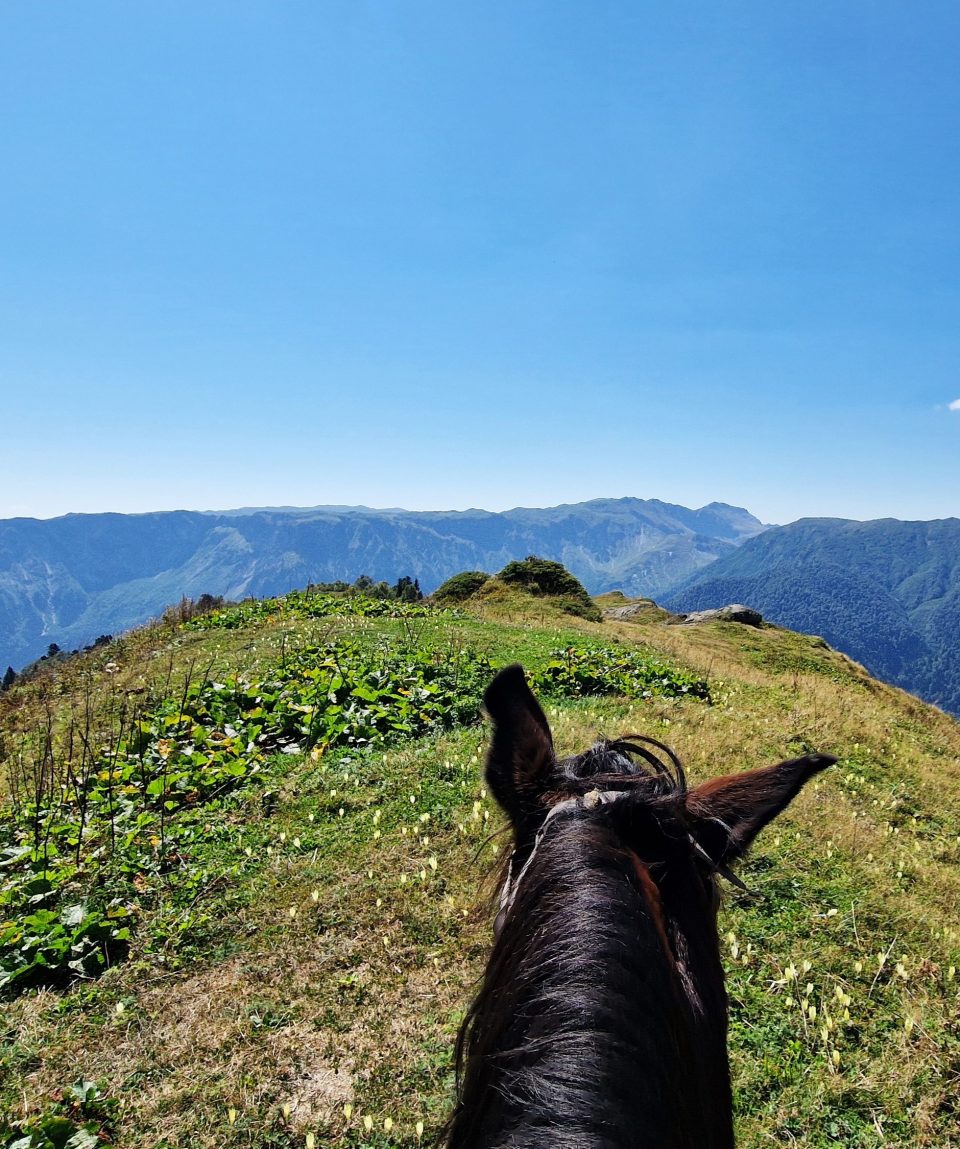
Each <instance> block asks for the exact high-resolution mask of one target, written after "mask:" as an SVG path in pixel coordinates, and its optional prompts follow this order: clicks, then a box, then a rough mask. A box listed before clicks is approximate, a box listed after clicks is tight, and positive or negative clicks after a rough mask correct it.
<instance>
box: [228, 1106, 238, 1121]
mask: <svg viewBox="0 0 960 1149" xmlns="http://www.w3.org/2000/svg"><path fill="white" fill-rule="evenodd" d="M227 1120H228V1121H229V1122H230V1124H231V1125H233V1124H234V1123H235V1122H236V1120H237V1111H236V1109H234V1107H233V1106H232V1105H231V1106H230V1108H229V1109H228V1110H227Z"/></svg>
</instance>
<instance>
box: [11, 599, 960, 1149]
mask: <svg viewBox="0 0 960 1149" xmlns="http://www.w3.org/2000/svg"><path fill="white" fill-rule="evenodd" d="M623 601H624V600H623V599H618V602H620V603H622V602H623ZM182 613H183V614H184V615H189V613H190V612H189V611H184V612H182ZM512 661H521V662H523V663H524V665H525V666H526V667H527V669H528V670H529V671H530V673H531V676H532V679H533V683H534V686H535V689H536V690H537V692H538V693H539V695H540V697H541V698H542V700H543V701H544V704H545V707H546V709H547V711H548V713H549V716H550V719H551V722H552V724H553V727H554V731H555V736H556V738H557V741H558V749H559V750H560V752H562V753H568V752H573V751H575V750H580V749H583V748H584V747H585V746H586V745H587V744H589V743H590V742H591V741H593V740H594V739H595V738H596V737H597V736H598V735H612V734H617V733H622V732H627V731H629V732H633V731H639V732H645V733H648V734H652V735H654V736H655V737H658V738H660V739H662V740H665V741H667V742H669V743H670V744H671V745H672V746H673V747H674V748H675V749H676V750H677V752H678V753H679V754H680V755H681V757H682V758H683V760H684V762H685V764H686V766H687V769H688V772H689V774H690V776H691V778H692V779H694V780H697V779H701V778H704V777H707V776H710V775H713V774H717V773H726V772H729V771H734V770H740V769H746V768H749V767H752V766H756V765H759V764H762V763H767V762H771V761H775V760H778V759H780V758H784V757H789V756H792V755H795V754H797V753H799V752H802V751H805V750H808V749H812V748H817V749H821V750H824V751H829V752H832V753H835V754H837V755H838V756H839V757H840V762H839V764H838V765H837V766H836V767H835V768H834V769H833V770H831V771H829V772H828V773H827V774H826V775H824V776H822V777H821V778H820V779H819V780H818V781H817V782H816V783H813V784H811V786H810V787H809V788H808V789H807V790H806V791H804V793H803V794H802V795H801V797H800V798H798V799H797V801H796V802H795V803H794V804H793V806H791V808H790V810H789V811H788V812H787V813H786V814H785V815H784V816H783V817H782V818H781V819H780V820H779V821H778V822H777V824H776V826H775V827H771V829H770V830H768V831H767V832H766V833H765V834H764V835H762V836H761V838H760V840H759V842H758V844H757V846H756V848H755V850H754V851H753V853H752V855H751V857H750V858H749V859H748V860H747V861H746V863H745V864H744V865H743V866H742V867H741V871H740V872H741V876H742V877H743V879H744V881H745V882H746V884H747V886H749V887H750V888H751V889H752V890H753V891H754V892H755V897H753V898H747V897H745V896H744V895H743V894H741V893H740V892H738V891H737V890H735V889H727V890H726V891H725V894H724V906H723V909H722V911H721V920H720V928H721V935H722V938H723V949H724V953H725V957H726V962H727V969H728V988H729V993H730V1000H731V1054H732V1065H733V1072H734V1082H735V1094H736V1107H737V1124H738V1133H739V1144H740V1146H741V1147H748V1149H753V1147H756V1149H759V1147H760V1146H768V1145H773V1144H789V1145H795V1146H809V1147H827V1146H836V1145H842V1146H865V1147H866V1146H870V1147H872V1146H878V1147H879V1146H904V1147H907V1146H909V1147H911V1149H916V1147H931V1149H933V1147H936V1149H946V1147H949V1146H954V1145H960V1136H958V1134H957V1128H958V1120H960V1111H958V1109H960V1102H958V1100H957V1098H958V1091H957V1084H956V1083H957V1080H958V1078H960V992H958V981H957V975H956V967H957V966H960V877H958V867H957V864H958V862H960V727H958V726H957V724H956V723H955V722H954V721H953V720H951V719H950V718H948V717H947V716H945V715H944V714H942V713H941V712H939V711H936V710H934V709H932V708H929V707H927V706H925V705H923V704H922V703H920V702H918V701H917V700H916V699H914V698H912V697H910V696H908V695H906V694H903V693H902V692H900V691H899V690H897V689H895V688H892V687H887V686H885V685H882V684H880V683H878V682H876V681H875V680H873V679H872V678H870V677H869V676H868V675H867V674H866V672H865V671H864V670H863V669H862V668H861V667H859V666H858V665H856V664H854V663H852V662H850V661H849V660H848V659H846V658H845V657H844V656H843V655H841V654H839V653H837V652H835V651H832V650H830V649H829V648H827V647H826V646H825V644H824V643H823V642H822V641H821V640H819V639H814V638H808V637H805V636H802V635H798V634H794V633H792V632H788V631H780V630H777V629H774V628H767V629H761V630H756V629H753V628H747V627H741V626H737V625H733V624H721V623H715V624H708V625H704V626H698V627H678V626H670V625H668V624H666V623H665V622H664V621H663V620H662V617H661V615H660V614H659V613H658V612H656V611H655V610H653V609H651V610H649V611H645V612H644V613H641V614H639V615H638V616H637V618H636V619H635V620H629V621H609V620H608V621H603V622H597V621H592V620H590V619H586V618H582V617H577V616H573V615H571V614H569V613H565V612H564V611H563V610H562V609H561V607H560V606H558V605H557V604H556V603H555V602H554V601H553V600H552V599H551V598H550V597H544V596H538V597H534V596H532V595H530V594H529V593H527V592H526V591H525V590H523V589H522V588H521V587H518V586H509V585H506V584H503V583H496V584H495V585H494V584H489V585H488V584H484V586H483V587H482V589H481V591H480V592H478V594H477V595H476V596H475V597H474V598H473V599H468V600H466V601H465V602H463V603H461V604H460V605H458V606H457V607H456V608H455V609H453V608H449V609H439V608H431V607H429V606H427V605H423V604H419V603H410V604H404V603H396V602H381V601H377V600H371V599H365V598H362V597H337V596H331V595H325V594H318V593H306V592H297V593H294V594H292V595H289V596H287V597H286V598H282V599H274V600H266V601H263V602H249V603H245V604H242V605H240V606H234V607H225V608H222V609H220V610H217V611H214V612H213V613H210V614H199V615H197V616H195V617H193V618H187V620H186V621H183V622H176V621H175V620H174V618H173V615H172V614H171V615H169V616H168V620H167V622H165V623H163V624H157V625H156V626H153V627H151V628H147V629H144V630H141V631H137V632H134V633H132V634H130V635H128V636H126V637H125V638H123V639H121V640H118V641H115V642H114V643H112V644H111V645H109V646H105V647H101V648H98V649H96V650H93V651H91V652H89V653H87V654H85V655H82V656H80V657H77V658H74V659H71V660H68V661H66V662H63V663H55V662H54V663H51V664H50V665H49V666H46V667H42V668H41V669H40V670H39V671H38V673H37V675H36V676H35V677H34V678H33V679H32V680H31V681H28V682H21V683H18V684H17V685H16V686H14V687H13V688H12V689H11V690H10V691H8V692H7V693H5V694H4V695H2V697H0V749H2V754H3V760H2V766H0V771H2V777H0V782H2V783H3V793H4V798H3V801H4V810H3V818H2V822H0V982H2V983H3V988H2V990H0V994H2V997H3V1000H2V1002H0V1010H2V1019H3V1042H2V1044H0V1146H12V1145H16V1146H18V1147H21V1149H26V1147H27V1146H46V1145H52V1146H56V1147H59V1146H64V1145H69V1146H71V1147H72V1149H79V1147H81V1146H85V1147H87V1149H91V1147H92V1146H94V1145H104V1144H107V1145H115V1146H118V1147H123V1149H126V1147H131V1149H132V1147H134V1146H136V1147H140V1146H170V1147H174V1146H176V1147H180V1146H191V1147H192V1146H218V1147H220V1146H227V1147H233V1146H277V1147H280V1146H287V1147H292V1146H298V1147H299V1146H305V1145H317V1146H320V1145H330V1146H344V1147H345V1146H352V1147H359V1146H371V1147H374V1146H375V1147H378V1149H387V1147H390V1146H406V1147H409V1149H413V1147H414V1146H419V1145H421V1144H427V1143H429V1141H430V1139H431V1137H432V1136H434V1135H435V1133H436V1132H437V1130H438V1128H439V1126H440V1124H441V1122H442V1120H443V1118H444V1115H445V1113H446V1111H447V1107H448V1104H449V1100H450V1095H451V1084H452V1072H451V1068H452V1046H453V1038H454V1035H455V1032H456V1028H457V1024H458V1021H459V1018H460V1016H461V1014H462V1011H463V1009H464V1007H465V1004H466V1003H467V1001H468V1000H469V997H470V995H471V993H472V992H473V988H474V986H475V984H476V980H477V978H478V977H479V975H480V973H481V971H482V968H483V963H484V959H485V956H486V954H487V952H488V950H489V946H490V940H491V921H492V914H491V912H490V906H489V893H490V885H491V883H490V880H489V875H490V872H491V870H492V868H493V866H494V862H495V859H496V854H497V850H498V848H499V842H500V839H499V838H498V837H497V834H496V831H497V830H498V829H499V828H500V825H501V820H500V815H499V812H498V811H497V809H496V808H495V806H494V805H493V803H492V802H491V800H490V798H489V796H488V794H487V793H486V790H485V789H484V786H483V780H482V777H481V767H482V761H483V755H484V750H485V743H486V730H485V728H484V726H483V724H482V722H481V720H480V716H479V700H480V697H481V694H482V691H483V688H484V687H485V685H486V683H487V682H488V681H489V680H490V678H491V677H492V674H493V673H494V670H495V668H496V667H499V666H502V665H504V664H506V663H508V662H512ZM491 839H492V840H491Z"/></svg>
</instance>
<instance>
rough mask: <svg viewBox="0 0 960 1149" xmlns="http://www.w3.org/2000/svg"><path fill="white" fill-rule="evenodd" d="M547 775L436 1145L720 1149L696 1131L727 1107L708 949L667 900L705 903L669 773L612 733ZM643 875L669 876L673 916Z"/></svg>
mask: <svg viewBox="0 0 960 1149" xmlns="http://www.w3.org/2000/svg"><path fill="white" fill-rule="evenodd" d="M556 778H557V786H556V789H555V790H554V791H552V792H551V793H549V794H547V795H545V796H544V821H543V823H542V824H541V829H540V833H539V834H538V836H537V838H536V841H535V842H533V843H528V844H527V846H526V848H525V851H524V853H523V854H521V855H519V856H518V855H511V856H510V858H509V860H508V861H507V862H506V863H505V866H504V871H503V880H504V881H505V882H508V883H509V882H510V881H511V879H512V880H513V881H514V882H515V885H514V888H513V889H512V891H511V899H510V903H509V907H508V912H506V913H505V914H503V917H502V921H501V922H500V923H499V931H498V934H497V936H496V939H495V942H494V947H493V952H492V954H491V957H490V961H489V964H488V967H487V971H486V974H485V976H484V979H483V982H482V984H481V987H480V990H479V992H478V994H477V996H476V998H475V1000H474V1001H473V1003H472V1005H471V1006H470V1008H469V1009H468V1011H467V1014H466V1016H465V1018H464V1021H463V1024H462V1026H461V1028H460V1032H459V1035H458V1038H457V1047H456V1067H457V1104H456V1108H455V1110H454V1113H453V1115H452V1117H451V1119H450V1122H449V1124H448V1127H447V1130H446V1142H447V1144H448V1145H449V1146H451V1147H455V1149H481V1147H482V1149H492V1147H494V1146H495V1147H496V1149H507V1147H509V1149H543V1147H544V1146H546V1145H550V1146H554V1147H556V1149H601V1147H603V1149H641V1147H647V1146H649V1147H651V1149H652V1147H653V1146H657V1147H658V1149H673V1147H677V1149H679V1147H684V1149H688V1147H689V1149H692V1147H693V1146H697V1147H698V1149H712V1147H714V1146H732V1134H731V1133H730V1132H729V1131H726V1130H723V1129H720V1130H719V1131H717V1130H713V1129H711V1128H710V1123H709V1120H705V1118H704V1115H705V1114H710V1113H712V1112H717V1111H718V1110H719V1111H720V1112H722V1111H723V1105H724V1104H726V1106H727V1109H729V1077H728V1069H727V1056H726V997H725V994H724V990H723V978H722V971H721V969H720V960H719V947H718V944H717V941H716V936H715V931H713V933H712V934H711V933H710V932H709V931H705V930H704V929H703V928H702V927H701V926H699V925H698V921H697V919H696V916H695V915H690V914H684V912H683V911H682V909H681V911H680V912H679V913H678V912H677V909H676V906H675V904H674V903H676V904H677V905H681V906H682V903H683V902H684V901H689V899H690V896H691V888H692V887H691V883H699V885H698V886H697V889H696V890H694V896H697V890H699V897H700V898H701V901H702V899H703V897H704V896H705V894H704V876H703V875H702V874H697V873H695V872H694V869H693V864H692V862H691V860H690V855H691V851H690V835H689V830H688V826H687V824H686V820H685V816H684V812H683V799H684V797H685V795H686V793H687V786H686V778H685V775H684V771H683V767H682V765H681V763H680V761H679V759H678V758H677V757H676V755H675V754H674V753H673V752H672V751H671V750H669V748H667V747H666V746H664V745H663V744H662V743H659V742H657V741H656V740H655V739H649V738H645V737H643V736H641V735H627V736H624V737H622V738H618V739H615V740H611V741H603V742H599V743H597V744H596V745H594V746H592V747H591V748H590V749H589V750H587V751H585V752H584V753H583V754H580V755H576V756H573V757H570V758H566V759H563V760H562V761H560V762H558V763H557V773H556ZM591 796H593V797H594V798H595V800H594V801H593V802H592V803H591ZM578 797H579V798H580V799H582V800H581V801H576V800H575V799H577V798H578ZM601 798H602V799H603V800H602V801H601V800H600V799H601ZM550 807H553V808H554V809H553V813H552V814H550V815H549V817H548V816H547V814H548V808H550ZM651 870H653V871H654V872H655V873H657V874H659V873H661V872H662V873H663V874H667V873H669V875H670V883H671V885H672V887H673V890H672V892H673V893H674V894H676V897H675V898H674V897H671V910H670V913H666V912H664V907H663V905H662V903H661V890H660V888H659V887H658V886H657V884H656V882H655V881H654V880H653V878H652V877H651V875H650V871H651ZM518 875H520V880H519V881H518V880H517V878H518ZM707 881H708V883H709V885H710V886H711V887H712V882H713V879H712V876H710V877H708V879H707ZM664 896H667V893H666V892H665V893H664ZM691 956H692V957H693V958H694V959H695V960H688V959H690V958H691ZM691 968H696V969H698V970H701V971H702V970H703V969H704V968H705V969H707V970H708V974H709V976H708V977H707V978H706V981H704V980H703V979H702V978H701V980H700V982H698V983H697V984H694V983H693V982H692V981H691V977H690V972H689V971H690V969H691ZM652 1098H655V1104H652V1103H651V1099H652ZM623 1130H629V1131H630V1132H629V1133H626V1134H624V1133H623V1132H618V1131H623Z"/></svg>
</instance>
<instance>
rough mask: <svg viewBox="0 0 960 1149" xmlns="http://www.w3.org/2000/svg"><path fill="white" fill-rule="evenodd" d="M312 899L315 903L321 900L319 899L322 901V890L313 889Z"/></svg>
mask: <svg viewBox="0 0 960 1149" xmlns="http://www.w3.org/2000/svg"><path fill="white" fill-rule="evenodd" d="M310 900H311V901H312V902H313V903H314V904H316V903H317V902H319V901H320V891H319V890H313V891H312V892H311V894H310Z"/></svg>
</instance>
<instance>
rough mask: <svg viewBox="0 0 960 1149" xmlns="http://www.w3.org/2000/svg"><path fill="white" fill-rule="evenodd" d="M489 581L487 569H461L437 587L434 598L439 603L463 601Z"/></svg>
mask: <svg viewBox="0 0 960 1149" xmlns="http://www.w3.org/2000/svg"><path fill="white" fill-rule="evenodd" d="M489 581H490V576H489V575H488V574H487V573H486V572H485V571H461V572H460V573H459V574H455V575H453V577H452V578H448V579H447V581H446V582H445V583H443V584H442V585H441V586H439V587H437V589H436V590H435V591H434V592H433V595H432V598H433V600H434V602H438V603H451V602H463V600H464V599H467V598H469V597H470V596H471V595H473V594H476V593H477V591H478V590H479V589H480V588H481V587H482V586H484V585H485V584H486V583H488V582H489Z"/></svg>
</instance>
